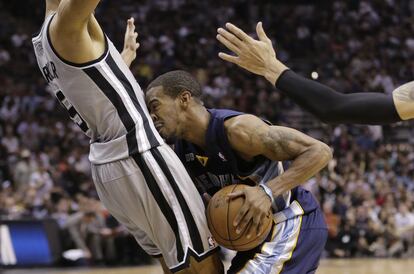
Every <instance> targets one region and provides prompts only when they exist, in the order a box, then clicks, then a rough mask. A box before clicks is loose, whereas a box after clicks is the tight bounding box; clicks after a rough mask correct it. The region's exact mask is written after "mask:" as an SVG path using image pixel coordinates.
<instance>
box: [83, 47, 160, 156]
mask: <svg viewBox="0 0 414 274" xmlns="http://www.w3.org/2000/svg"><path fill="white" fill-rule="evenodd" d="M83 71H84V72H85V73H86V74H87V75H88V77H89V78H90V79H91V80H92V81H93V82H94V83H95V84H96V85H97V86H98V88H99V89H100V90H101V91H102V92H103V93H104V94H105V96H106V97H107V98H108V99H109V100H110V101H111V103H112V104H113V105H114V107H115V108H116V110H117V112H118V115H119V118H120V119H121V121H122V123H123V125H124V127H125V129H126V131H127V134H126V140H127V145H128V154H129V155H133V154H135V153H137V152H138V151H147V150H149V149H151V148H152V147H156V146H159V145H160V142H159V141H158V140H157V138H156V137H155V133H154V131H153V129H152V128H151V126H150V123H151V121H149V119H148V117H147V116H146V115H145V112H144V110H143V108H144V107H145V106H142V105H141V104H140V103H139V100H138V98H137V95H136V94H135V91H134V89H133V87H132V84H131V83H130V81H129V80H128V79H127V77H126V76H125V74H124V73H123V72H122V70H121V69H120V68H119V67H118V65H117V64H116V62H115V60H114V59H113V57H112V56H111V54H110V53H109V54H108V56H107V58H106V60H105V62H102V63H100V64H97V65H96V66H94V67H88V68H84V69H83Z"/></svg>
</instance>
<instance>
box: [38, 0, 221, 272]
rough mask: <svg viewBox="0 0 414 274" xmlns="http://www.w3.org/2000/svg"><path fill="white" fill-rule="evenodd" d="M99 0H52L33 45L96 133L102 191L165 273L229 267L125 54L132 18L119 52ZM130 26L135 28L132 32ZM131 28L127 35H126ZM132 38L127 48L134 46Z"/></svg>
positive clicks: (71, 107)
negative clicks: (99, 15) (98, 12)
mask: <svg viewBox="0 0 414 274" xmlns="http://www.w3.org/2000/svg"><path fill="white" fill-rule="evenodd" d="M99 2H100V1H99V0H61V1H60V0H46V14H45V20H44V23H43V26H42V28H41V30H40V32H39V34H37V35H36V36H35V37H33V40H32V41H33V46H34V50H35V54H36V59H37V62H38V65H39V68H40V70H41V72H42V74H43V76H44V78H45V80H46V81H47V83H48V85H49V87H50V90H51V91H52V93H53V95H55V96H56V97H57V99H58V100H59V101H60V103H61V104H62V105H63V107H65V108H66V109H67V111H68V112H69V115H70V117H71V118H72V120H74V122H75V123H76V124H78V125H79V127H80V128H81V130H83V131H84V133H85V134H86V135H87V136H88V137H89V138H90V139H91V144H90V153H89V159H90V161H91V163H92V177H93V181H94V183H95V186H96V189H97V191H98V194H99V197H100V199H101V201H102V202H103V204H104V205H105V207H106V208H107V209H108V210H109V212H110V213H111V214H112V215H113V216H114V217H115V218H117V219H118V220H119V221H120V222H121V223H122V224H124V225H125V226H126V227H127V228H128V230H129V231H130V232H131V233H132V234H133V235H134V237H135V238H136V240H137V241H138V243H139V244H140V245H141V246H142V248H143V249H144V250H145V251H146V252H147V253H148V254H150V255H153V256H156V257H160V258H161V263H162V265H163V269H164V271H165V273H171V272H176V273H223V266H222V263H221V262H220V260H219V258H218V255H217V252H215V251H216V250H217V249H216V246H215V243H214V241H212V238H211V234H210V232H209V230H208V227H207V220H206V217H205V215H204V209H205V208H204V205H203V201H202V199H201V198H200V197H199V195H198V191H197V189H196V187H195V186H194V184H193V182H192V181H191V178H190V176H189V175H188V174H187V172H186V170H185V168H184V166H183V165H182V164H181V163H180V161H179V159H178V158H177V156H176V154H175V153H174V151H172V150H171V149H170V148H169V146H168V145H166V144H165V143H164V141H163V139H162V138H161V137H160V136H159V134H158V132H157V131H156V129H155V127H154V124H153V123H152V120H151V117H150V115H149V113H148V110H147V107H146V105H145V100H144V94H143V92H142V90H141V88H140V86H139V85H138V83H137V82H136V80H135V79H134V77H133V75H132V73H131V71H130V70H129V68H128V65H129V64H128V61H126V62H124V60H123V58H124V59H125V60H126V59H130V60H131V59H133V58H135V50H136V48H137V47H138V45H137V44H136V43H135V39H136V34H135V32H134V29H133V28H134V26H133V22H132V21H130V22H129V30H128V32H127V37H126V38H128V40H130V39H131V37H130V35H132V40H133V41H132V43H129V44H128V43H127V44H126V45H127V47H126V49H125V51H124V52H123V54H122V55H121V54H120V53H119V52H118V51H117V49H116V48H115V47H114V45H113V44H112V42H111V41H110V40H109V38H108V37H107V36H106V35H105V34H104V32H103V31H102V29H101V27H100V25H99V24H98V21H97V20H96V18H95V17H94V15H93V12H94V10H95V8H96V6H97V5H98V4H99ZM131 32H132V34H131ZM128 35H129V36H128ZM128 45H129V47H128Z"/></svg>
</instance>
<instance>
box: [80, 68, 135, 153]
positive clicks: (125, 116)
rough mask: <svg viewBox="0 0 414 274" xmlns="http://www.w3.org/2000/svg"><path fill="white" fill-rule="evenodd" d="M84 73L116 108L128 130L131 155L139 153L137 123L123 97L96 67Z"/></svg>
mask: <svg viewBox="0 0 414 274" xmlns="http://www.w3.org/2000/svg"><path fill="white" fill-rule="evenodd" d="M83 71H84V72H85V73H86V74H87V75H88V76H89V78H91V80H92V81H93V82H94V83H95V84H96V85H97V86H98V87H99V89H100V90H101V91H102V92H103V93H104V94H105V95H106V97H107V98H108V99H109V100H110V101H111V103H112V104H113V105H114V107H115V108H116V110H117V112H118V115H119V118H120V119H121V121H122V123H123V124H124V127H125V128H126V130H127V134H126V139H127V144H128V152H129V155H131V154H132V153H133V152H136V151H138V141H137V138H136V132H135V122H134V120H133V119H132V117H131V115H130V114H129V113H128V110H127V109H126V107H125V105H124V103H123V102H122V99H121V97H120V96H119V94H118V93H117V91H116V90H115V89H114V88H113V87H112V85H111V84H110V83H109V82H108V80H106V78H105V77H104V76H103V75H102V74H101V72H100V71H99V70H98V69H97V68H96V67H90V68H85V69H83Z"/></svg>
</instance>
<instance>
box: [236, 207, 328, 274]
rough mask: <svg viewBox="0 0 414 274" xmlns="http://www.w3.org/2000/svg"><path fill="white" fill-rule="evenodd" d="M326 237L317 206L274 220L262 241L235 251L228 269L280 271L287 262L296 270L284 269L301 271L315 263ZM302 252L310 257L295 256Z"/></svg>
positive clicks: (313, 266)
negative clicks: (249, 247)
mask: <svg viewBox="0 0 414 274" xmlns="http://www.w3.org/2000/svg"><path fill="white" fill-rule="evenodd" d="M326 238H327V229H326V224H325V221H324V218H323V214H322V212H321V210H320V209H319V208H318V209H316V210H314V211H312V212H309V213H306V214H304V215H300V216H296V217H293V218H291V219H288V220H286V221H284V222H281V223H278V224H275V225H274V226H273V228H272V230H271V234H270V235H269V236H268V239H267V240H266V241H265V242H264V243H263V244H262V245H260V246H258V247H257V248H255V249H253V250H249V251H246V252H238V253H237V255H236V257H235V258H234V259H233V262H232V266H231V268H230V270H229V272H228V273H246V274H247V273H265V274H268V273H284V272H282V270H283V269H286V267H287V266H288V267H289V269H293V271H297V272H287V273H298V274H299V273H302V272H300V271H303V270H304V269H312V268H316V267H317V265H318V262H319V257H320V255H321V253H322V251H323V248H324V246H325V242H326ZM308 253H311V254H308ZM306 254H308V255H306ZM303 256H312V258H313V260H308V262H306V260H298V259H297V258H298V257H303ZM299 269H300V270H299ZM303 273H307V272H303Z"/></svg>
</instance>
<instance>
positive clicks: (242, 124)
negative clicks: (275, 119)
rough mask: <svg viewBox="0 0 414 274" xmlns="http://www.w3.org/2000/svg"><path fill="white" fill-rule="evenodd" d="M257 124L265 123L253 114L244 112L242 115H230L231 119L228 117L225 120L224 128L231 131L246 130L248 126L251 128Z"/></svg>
mask: <svg viewBox="0 0 414 274" xmlns="http://www.w3.org/2000/svg"><path fill="white" fill-rule="evenodd" d="M256 124H263V121H262V120H261V119H260V118H259V117H257V116H255V115H253V114H247V113H243V114H241V115H237V116H233V117H230V118H229V119H226V120H225V121H224V128H225V129H226V130H227V131H228V132H229V131H230V132H233V131H236V132H237V131H244V130H246V129H248V128H251V127H252V126H254V125H256Z"/></svg>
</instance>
